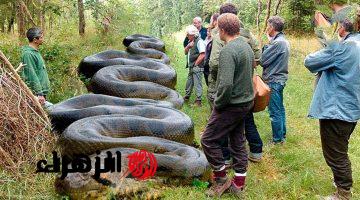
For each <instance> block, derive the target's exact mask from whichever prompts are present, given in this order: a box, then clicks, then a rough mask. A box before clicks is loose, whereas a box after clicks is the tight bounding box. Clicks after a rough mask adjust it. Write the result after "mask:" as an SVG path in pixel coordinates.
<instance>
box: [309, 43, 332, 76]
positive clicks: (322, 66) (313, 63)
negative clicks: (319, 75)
mask: <svg viewBox="0 0 360 200" xmlns="http://www.w3.org/2000/svg"><path fill="white" fill-rule="evenodd" d="M334 48H335V47H334V45H329V46H328V47H327V48H325V49H322V50H320V51H317V52H315V53H312V54H310V55H308V56H306V58H305V64H304V65H305V67H306V68H308V70H309V71H310V72H312V73H316V72H321V71H325V70H327V69H330V68H332V67H335V66H334V54H335V53H334Z"/></svg>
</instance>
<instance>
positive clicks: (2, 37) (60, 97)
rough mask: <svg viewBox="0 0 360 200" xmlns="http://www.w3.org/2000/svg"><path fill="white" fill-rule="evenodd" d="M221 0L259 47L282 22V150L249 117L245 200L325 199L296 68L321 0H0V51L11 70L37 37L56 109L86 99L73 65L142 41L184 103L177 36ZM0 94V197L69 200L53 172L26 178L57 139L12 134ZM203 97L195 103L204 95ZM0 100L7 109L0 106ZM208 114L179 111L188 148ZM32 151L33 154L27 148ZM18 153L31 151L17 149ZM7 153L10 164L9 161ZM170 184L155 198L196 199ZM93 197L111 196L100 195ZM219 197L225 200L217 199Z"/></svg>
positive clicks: (305, 79)
mask: <svg viewBox="0 0 360 200" xmlns="http://www.w3.org/2000/svg"><path fill="white" fill-rule="evenodd" d="M225 2H231V3H233V4H235V5H236V6H237V7H238V9H239V14H238V16H239V18H240V19H241V21H242V23H243V24H244V25H245V27H247V28H248V29H250V30H251V32H252V33H253V34H254V35H255V37H256V38H257V39H258V40H259V43H260V44H261V45H264V44H266V43H267V42H268V41H267V37H266V35H265V29H266V23H267V19H269V17H270V16H274V15H278V16H281V17H283V18H284V19H285V22H286V24H285V31H284V33H285V34H286V36H287V38H288V39H289V41H290V45H291V55H290V64H289V82H288V85H287V89H286V90H285V92H284V104H285V107H286V109H287V117H288V127H289V131H288V132H289V135H290V136H289V138H288V140H287V143H286V145H284V146H281V147H274V146H271V145H268V144H267V143H268V142H267V141H270V138H271V126H270V120H269V117H268V113H267V112H266V111H264V112H261V113H257V114H255V121H256V123H257V126H258V129H259V132H260V134H261V137H262V138H263V140H264V159H263V161H262V162H261V163H259V164H252V163H251V164H249V173H250V175H249V177H250V178H249V181H248V183H247V184H248V186H247V188H248V189H247V193H246V197H247V199H318V198H317V197H318V196H317V195H320V194H327V193H330V192H332V191H333V186H332V184H331V182H332V176H331V171H330V169H329V168H328V167H327V166H326V163H325V160H324V158H323V155H322V153H321V143H320V136H319V130H318V129H319V127H318V122H317V121H315V120H311V119H309V118H307V114H308V108H309V105H310V102H311V98H312V94H313V86H314V80H315V77H314V75H313V74H311V73H309V72H308V70H306V68H305V67H304V58H305V56H306V55H308V54H309V53H312V52H314V51H316V50H318V49H320V48H321V46H320V44H319V42H318V41H317V39H316V37H315V34H314V14H315V11H321V12H322V13H324V14H326V15H327V16H331V15H332V11H331V9H330V8H329V7H328V4H329V2H331V0H77V1H73V0H0V52H2V53H3V54H4V55H5V56H6V59H7V60H8V61H9V62H10V63H11V64H12V65H13V66H15V67H14V68H16V67H17V66H19V64H20V54H21V47H22V46H23V45H26V44H27V43H28V41H27V39H26V31H27V30H28V29H29V28H31V27H40V28H41V29H42V30H44V44H43V45H42V46H41V47H40V52H41V54H42V56H43V58H44V60H45V63H46V66H47V70H48V73H49V79H50V84H51V92H50V93H49V96H48V99H49V101H50V102H52V103H54V104H56V103H59V102H62V101H64V100H66V99H69V98H72V97H75V96H78V95H82V94H86V93H88V91H87V88H86V86H85V84H84V82H83V81H82V79H81V77H79V76H78V66H79V63H80V61H81V60H82V59H83V58H85V57H86V56H89V55H93V54H95V53H98V52H101V51H104V50H110V49H115V50H125V48H126V47H124V45H123V39H124V38H125V37H126V36H129V35H132V34H136V33H138V34H144V35H151V36H154V37H157V38H160V39H161V40H162V41H164V42H165V45H166V54H168V55H169V57H170V61H171V63H170V65H171V66H172V67H173V68H174V69H175V70H176V73H177V85H176V89H177V91H178V92H179V93H180V94H181V95H184V93H185V91H184V88H185V82H186V78H187V69H186V68H185V66H186V57H185V56H184V53H183V46H182V42H183V39H184V38H185V36H186V33H185V29H186V27H187V26H188V25H190V24H192V21H193V18H194V17H196V16H199V17H201V18H202V19H203V25H204V26H205V27H207V26H208V25H209V23H210V18H211V16H212V14H214V13H216V12H219V8H220V6H221V5H222V4H223V3H225ZM347 3H348V4H354V5H355V4H359V3H360V0H348V1H347ZM4 66H5V64H4V63H1V64H0V67H1V70H0V75H1V77H2V74H3V73H8V72H6V70H5V68H3V67H4ZM256 73H258V74H261V70H260V69H257V70H256ZM8 74H9V73H8ZM10 74H11V73H10ZM1 79H2V78H1ZM204 85H205V84H204ZM18 93H21V92H18ZM205 93H206V88H205V87H204V94H205ZM0 95H2V96H0V121H2V122H0V132H1V133H0V145H1V146H0V147H1V148H0V160H1V161H0V199H71V198H70V197H69V196H67V195H63V194H58V193H57V192H56V191H55V189H54V180H55V177H56V175H55V174H36V173H35V166H36V161H37V160H40V159H42V158H44V157H49V156H51V151H52V149H57V148H58V147H56V146H55V142H54V141H55V139H56V138H57V136H53V135H52V134H51V131H50V130H49V129H50V128H49V127H48V126H47V125H48V124H46V123H45V122H42V121H41V120H40V121H41V122H36V125H32V124H33V123H35V122H29V124H27V125H26V126H25V125H24V127H26V128H22V127H23V124H22V122H21V120H22V119H20V117H14V118H11V117H10V118H9V114H8V113H10V112H11V110H12V108H15V107H17V106H18V104H17V103H16V102H10V101H11V100H10V101H6V99H7V98H9V99H11V98H14V97H13V96H11V95H10V96H5V95H3V93H2V89H0ZM20 96H21V95H20ZM21 98H22V97H19V99H20V100H21V101H23V99H21ZM203 98H204V102H205V101H206V100H205V99H206V95H203ZM20 100H19V101H20ZM192 100H193V99H192ZM4 102H5V103H7V106H3V105H2V103H4ZM9 102H10V103H9ZM208 107H209V106H208V104H207V103H204V105H203V107H201V108H194V107H192V106H191V105H184V107H183V108H182V109H181V111H182V112H184V113H185V114H187V115H188V116H189V117H190V118H191V119H192V120H193V122H194V126H195V127H194V129H195V142H196V143H197V144H199V143H200V137H201V136H200V134H201V133H202V132H203V131H204V129H205V127H206V124H207V120H208V116H209V115H210V111H209V109H208ZM15 115H16V116H17V113H15V114H14V116H15ZM41 124H45V125H44V127H45V128H44V127H42V128H39V127H41V126H42V125H41ZM15 126H19V127H21V131H23V132H24V131H25V130H27V131H35V132H36V131H38V132H37V133H39V134H40V133H41V137H44V138H45V140H42V139H40V141H41V142H38V140H37V141H36V142H35V143H29V144H26V145H24V144H21V143H22V142H23V140H26V141H28V140H29V138H31V136H29V135H25V136H22V137H23V138H20V137H19V138H17V137H16V136H9V135H6V134H5V133H6V131H8V132H11V128H12V127H15ZM29 126H33V128H29ZM9 127H10V128H9ZM9 130H10V131H9ZM37 133H32V134H37ZM359 133H360V129H359V128H357V129H356V130H355V131H354V134H353V136H352V139H351V140H350V141H351V142H350V149H349V154H350V158H351V160H352V163H353V176H354V181H355V183H356V184H355V185H354V193H353V197H354V199H360V192H359V191H360V186H359V185H358V183H359V182H360V172H359V170H358V169H360V148H358V147H359V145H360V137H359ZM30 135H31V134H30ZM12 141H14V143H19V145H20V146H21V148H20V150H13V151H12V150H11V149H12V147H13V146H12V145H13V144H12ZM15 141H16V142H15ZM34 146H35V150H33V149H31V148H32V147H34ZM27 148H29V149H31V150H29V151H27V150H25V149H27ZM6 151H8V152H10V153H6ZM14 155H18V157H17V158H13V159H10V157H11V156H12V157H13V156H14ZM28 158H31V159H30V161H29V159H28ZM174 182H175V183H171V184H169V185H166V186H158V187H155V188H156V190H157V191H159V192H160V193H161V198H162V199H184V198H185V199H206V197H205V194H204V193H205V190H206V187H207V185H208V183H207V182H206V181H202V180H194V181H192V182H191V184H177V182H176V181H174ZM179 182H180V181H179ZM146 187H152V185H151V184H150V186H149V185H148V186H146ZM3 197H4V198H3ZM142 198H143V197H142ZM103 199H116V198H115V197H114V194H111V193H109V194H106V195H104V198H103ZM140 199H141V198H140ZM224 199H234V198H233V197H232V196H231V195H225V196H224Z"/></svg>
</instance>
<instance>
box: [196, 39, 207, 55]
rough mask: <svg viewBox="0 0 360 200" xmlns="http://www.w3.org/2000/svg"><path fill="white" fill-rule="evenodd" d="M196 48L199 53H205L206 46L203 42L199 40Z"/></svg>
mask: <svg viewBox="0 0 360 200" xmlns="http://www.w3.org/2000/svg"><path fill="white" fill-rule="evenodd" d="M197 48H198V50H199V53H205V50H206V45H205V42H204V40H199V42H198V43H197Z"/></svg>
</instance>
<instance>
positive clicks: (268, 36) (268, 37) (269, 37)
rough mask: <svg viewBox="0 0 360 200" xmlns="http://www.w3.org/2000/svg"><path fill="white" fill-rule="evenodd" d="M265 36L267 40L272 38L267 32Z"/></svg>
mask: <svg viewBox="0 0 360 200" xmlns="http://www.w3.org/2000/svg"><path fill="white" fill-rule="evenodd" d="M266 37H267V39H268V40H269V42H270V41H271V39H272V37H271V36H270V35H269V34H267V33H266Z"/></svg>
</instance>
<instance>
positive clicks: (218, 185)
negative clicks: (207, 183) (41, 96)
mask: <svg viewBox="0 0 360 200" xmlns="http://www.w3.org/2000/svg"><path fill="white" fill-rule="evenodd" d="M230 186H231V179H228V178H227V176H225V177H222V178H215V181H214V183H213V185H212V186H211V187H210V188H209V190H208V191H206V195H207V196H208V197H211V198H213V197H217V198H220V197H221V195H222V194H223V193H224V192H225V191H226V190H227V189H229V187H230Z"/></svg>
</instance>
